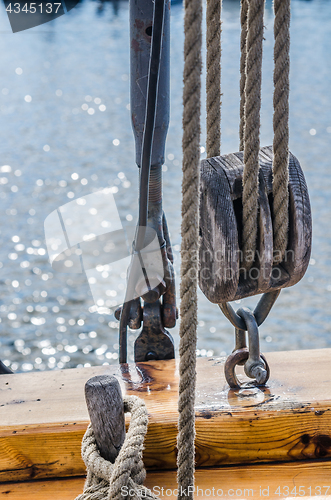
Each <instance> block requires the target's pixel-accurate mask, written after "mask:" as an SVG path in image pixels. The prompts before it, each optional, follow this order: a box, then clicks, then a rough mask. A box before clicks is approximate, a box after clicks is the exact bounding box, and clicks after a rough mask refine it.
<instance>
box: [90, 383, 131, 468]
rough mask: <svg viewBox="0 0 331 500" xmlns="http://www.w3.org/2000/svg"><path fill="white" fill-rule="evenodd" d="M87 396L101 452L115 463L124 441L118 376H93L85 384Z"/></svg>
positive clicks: (121, 401) (121, 399)
mask: <svg viewBox="0 0 331 500" xmlns="http://www.w3.org/2000/svg"><path fill="white" fill-rule="evenodd" d="M85 399H86V404H87V409H88V412H89V416H90V420H91V425H92V428H93V432H94V436H95V441H96V443H97V446H98V448H99V451H100V455H101V456H102V457H103V458H105V459H106V460H109V461H110V462H112V463H114V462H115V459H116V457H117V455H118V453H119V451H120V449H121V447H122V445H123V443H124V440H125V418H124V403H123V398H122V393H121V388H120V384H119V382H118V380H117V378H115V377H113V376H111V375H96V376H95V377H92V378H90V379H89V380H88V381H87V382H86V384H85Z"/></svg>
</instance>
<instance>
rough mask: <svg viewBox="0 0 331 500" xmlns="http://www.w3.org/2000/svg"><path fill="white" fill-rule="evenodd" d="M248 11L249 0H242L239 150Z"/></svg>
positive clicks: (243, 102) (241, 137) (242, 116)
mask: <svg viewBox="0 0 331 500" xmlns="http://www.w3.org/2000/svg"><path fill="white" fill-rule="evenodd" d="M247 12H248V0H241V10H240V24H241V35H240V124H239V141H240V142H239V151H244V142H245V141H244V133H245V85H246V57H247V54H246V40H247Z"/></svg>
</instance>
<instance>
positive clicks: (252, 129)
mask: <svg viewBox="0 0 331 500" xmlns="http://www.w3.org/2000/svg"><path fill="white" fill-rule="evenodd" d="M263 13H264V0H249V3H248V15H247V41H246V50H247V56H246V84H245V134H244V164H245V168H244V174H243V256H244V258H243V262H242V265H243V267H244V268H245V269H246V270H249V269H250V267H251V265H252V263H253V261H254V256H255V250H256V237H257V211H258V203H257V200H258V174H259V150H260V109H261V81H262V42H263ZM249 256H250V258H249Z"/></svg>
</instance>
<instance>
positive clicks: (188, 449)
mask: <svg viewBox="0 0 331 500" xmlns="http://www.w3.org/2000/svg"><path fill="white" fill-rule="evenodd" d="M184 29H185V41H184V76H183V77H184V90H183V104H184V110H183V141H182V146H183V181H182V225H181V234H182V244H181V284H180V297H181V304H180V314H181V321H180V329H179V335H180V343H179V354H180V363H179V374H180V379H179V401H178V411H179V419H178V437H177V448H178V456H177V480H178V499H179V500H181V499H184V498H188V499H192V498H193V492H192V491H191V488H192V487H193V485H194V439H195V425H194V424H195V413H194V400H195V379H196V372H195V366H196V359H195V357H196V343H197V302H198V301H197V282H198V247H199V167H200V108H201V42H202V0H185V16H184ZM189 487H190V490H188V488H189Z"/></svg>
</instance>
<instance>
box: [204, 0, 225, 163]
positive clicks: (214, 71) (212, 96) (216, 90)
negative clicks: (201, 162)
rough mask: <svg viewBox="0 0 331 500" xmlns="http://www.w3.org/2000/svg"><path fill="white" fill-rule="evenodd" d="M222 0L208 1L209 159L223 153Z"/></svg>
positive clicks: (207, 87)
mask: <svg viewBox="0 0 331 500" xmlns="http://www.w3.org/2000/svg"><path fill="white" fill-rule="evenodd" d="M221 6H222V3H221V0H207V10H206V23H207V30H206V38H207V76H206V97H207V99H206V101H207V102H206V110H207V141H206V151H207V158H211V157H213V156H219V155H220V153H221V32H222V25H221Z"/></svg>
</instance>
